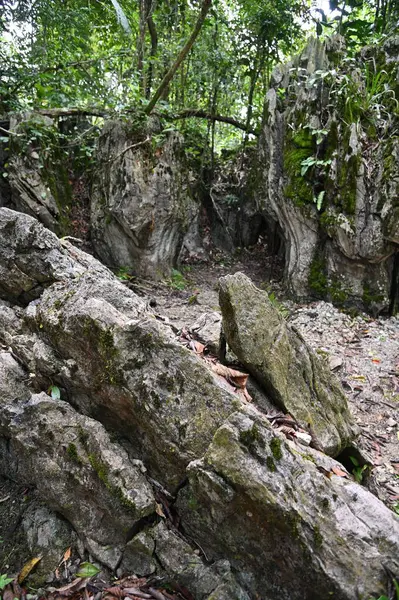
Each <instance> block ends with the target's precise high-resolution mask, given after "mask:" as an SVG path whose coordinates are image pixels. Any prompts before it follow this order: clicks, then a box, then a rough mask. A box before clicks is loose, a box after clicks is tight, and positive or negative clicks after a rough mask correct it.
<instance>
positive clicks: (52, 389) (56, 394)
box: [48, 385, 61, 400]
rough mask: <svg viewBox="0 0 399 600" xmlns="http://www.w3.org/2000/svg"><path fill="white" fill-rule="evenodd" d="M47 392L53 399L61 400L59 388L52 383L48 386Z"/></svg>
mask: <svg viewBox="0 0 399 600" xmlns="http://www.w3.org/2000/svg"><path fill="white" fill-rule="evenodd" d="M48 393H49V395H50V396H51V397H52V399H53V400H61V392H60V388H59V387H57V386H56V385H52V386H51V387H50V388H49V390H48Z"/></svg>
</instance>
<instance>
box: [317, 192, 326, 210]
mask: <svg viewBox="0 0 399 600" xmlns="http://www.w3.org/2000/svg"><path fill="white" fill-rule="evenodd" d="M325 193H326V192H325V191H324V190H323V191H322V192H320V194H319V195H318V196H317V198H316V208H317V210H319V211H320V210H321V207H322V206H323V200H324V196H325Z"/></svg>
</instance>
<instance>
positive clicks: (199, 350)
mask: <svg viewBox="0 0 399 600" xmlns="http://www.w3.org/2000/svg"><path fill="white" fill-rule="evenodd" d="M190 348H191V350H194V352H195V353H196V354H203V353H204V348H205V345H204V344H201V342H197V340H190Z"/></svg>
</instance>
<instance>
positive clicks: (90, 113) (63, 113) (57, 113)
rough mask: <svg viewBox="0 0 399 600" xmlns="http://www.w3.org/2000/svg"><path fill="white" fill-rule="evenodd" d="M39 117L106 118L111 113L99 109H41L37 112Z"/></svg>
mask: <svg viewBox="0 0 399 600" xmlns="http://www.w3.org/2000/svg"><path fill="white" fill-rule="evenodd" d="M35 112H36V113H39V115H43V116H45V117H52V118H57V117H72V116H73V115H82V116H87V117H106V116H107V115H109V113H110V111H106V110H102V109H97V108H39V109H37V110H35Z"/></svg>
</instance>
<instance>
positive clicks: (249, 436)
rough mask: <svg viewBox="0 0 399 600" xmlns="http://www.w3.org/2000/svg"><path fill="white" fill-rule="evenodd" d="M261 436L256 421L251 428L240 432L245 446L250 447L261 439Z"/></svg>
mask: <svg viewBox="0 0 399 600" xmlns="http://www.w3.org/2000/svg"><path fill="white" fill-rule="evenodd" d="M261 439H262V438H261V436H260V433H259V429H258V426H257V425H256V423H254V424H253V425H252V427H251V429H247V430H246V431H241V432H240V442H241V443H242V444H244V446H247V447H250V446H252V445H253V444H254V443H255V442H259V441H261Z"/></svg>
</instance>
